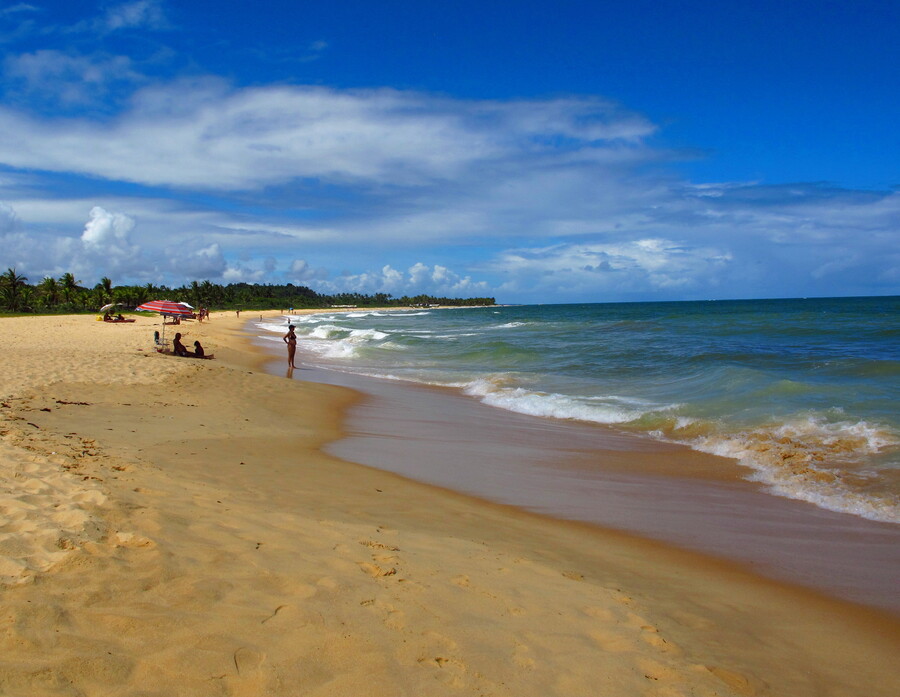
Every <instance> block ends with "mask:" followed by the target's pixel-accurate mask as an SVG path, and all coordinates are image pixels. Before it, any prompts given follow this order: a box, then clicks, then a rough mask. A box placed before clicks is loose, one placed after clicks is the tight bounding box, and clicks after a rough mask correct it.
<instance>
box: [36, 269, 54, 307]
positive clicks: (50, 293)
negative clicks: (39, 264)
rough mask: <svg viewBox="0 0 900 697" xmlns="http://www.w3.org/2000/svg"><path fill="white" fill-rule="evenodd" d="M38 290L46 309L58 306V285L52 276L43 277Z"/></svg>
mask: <svg viewBox="0 0 900 697" xmlns="http://www.w3.org/2000/svg"><path fill="white" fill-rule="evenodd" d="M38 288H39V289H40V291H41V294H42V295H43V296H44V304H45V305H47V307H55V306H56V305H59V283H58V282H57V280H56V279H55V278H53V276H44V280H43V281H41V282H40V284H39V285H38Z"/></svg>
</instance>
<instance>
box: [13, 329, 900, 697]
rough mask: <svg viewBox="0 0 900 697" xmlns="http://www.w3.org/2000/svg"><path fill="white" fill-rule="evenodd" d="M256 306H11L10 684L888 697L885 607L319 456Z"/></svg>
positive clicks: (332, 391) (342, 397) (337, 399)
mask: <svg viewBox="0 0 900 697" xmlns="http://www.w3.org/2000/svg"><path fill="white" fill-rule="evenodd" d="M243 320H244V318H241V319H240V320H239V319H237V318H236V317H235V316H234V313H227V314H225V313H219V314H213V316H212V321H211V322H209V323H203V324H202V325H200V324H197V323H190V324H186V325H182V326H181V327H178V328H177V329H178V330H179V331H181V332H183V333H184V334H185V339H186V341H185V343H186V344H188V345H190V344H191V343H193V341H194V340H195V339H199V340H200V341H201V342H202V344H203V346H204V347H205V349H206V351H207V352H208V353H214V354H215V356H216V359H215V360H212V361H199V360H192V359H183V358H176V357H173V356H167V355H162V354H158V353H156V352H155V351H154V350H153V349H152V335H153V331H154V330H157V329H159V328H160V327H159V319H153V318H149V317H148V318H139V319H138V320H137V321H136V322H135V323H133V324H122V325H110V324H105V323H101V322H96V321H94V318H93V317H91V316H61V317H24V318H5V319H0V327H2V332H0V355H2V360H3V371H2V373H0V375H2V377H0V436H2V437H0V618H2V622H3V631H2V634H0V695H8V696H20V695H22V696H24V695H29V696H31V695H160V696H162V695H246V696H251V695H252V696H256V695H260V696H261V695H315V696H325V695H329V696H331V695H334V696H336V695H358V694H367V695H385V696H387V695H391V696H393V695H410V696H418V695H472V696H474V695H510V696H513V695H515V696H519V695H525V696H528V695H534V696H535V697H537V696H546V695H657V696H660V697H663V696H666V697H670V696H676V695H684V696H687V695H697V696H713V695H719V696H725V695H785V696H790V697H802V696H805V695H809V696H813V695H835V696H848V695H849V696H856V695H858V696H859V697H863V696H865V697H869V696H877V695H885V696H887V695H894V694H896V692H897V689H898V671H897V668H896V656H897V655H898V651H900V619H898V618H897V617H896V615H893V614H891V613H889V612H883V611H879V610H877V609H874V608H871V607H864V606H861V605H855V604H851V603H848V602H844V601H841V600H837V599H833V598H830V597H827V596H825V595H822V594H819V593H816V592H813V591H809V590H805V589H803V588H800V587H796V586H791V585H788V584H782V583H778V582H776V581H773V580H767V579H763V578H761V577H758V576H755V575H753V574H751V573H750V572H748V571H745V570H743V569H742V568H741V567H739V566H738V565H736V564H732V563H729V562H725V561H721V560H716V559H713V558H712V557H707V556H703V555H701V554H693V553H690V552H686V551H683V550H677V549H674V548H670V547H667V546H665V545H663V544H660V543H656V542H651V541H647V540H643V539H641V538H639V537H635V536H630V535H627V534H624V533H620V532H613V531H608V530H604V529H603V528H600V527H597V526H591V525H586V524H578V523H572V522H566V521H561V520H555V519H553V518H549V517H542V516H539V515H536V514H531V513H527V512H524V511H521V510H518V509H516V508H513V507H509V506H502V505H497V504H491V503H487V502H484V501H481V500H478V499H475V498H472V497H468V496H465V495H462V494H458V493H454V492H452V491H449V490H447V489H442V488H440V487H437V486H429V485H425V484H420V483H416V482H414V481H411V480H409V479H406V478H404V477H401V476H398V475H396V474H392V473H389V472H384V471H380V470H377V469H372V468H367V467H363V466H360V465H356V464H353V463H350V462H345V461H343V460H341V459H339V458H337V457H335V456H332V455H329V454H328V453H327V452H326V451H325V448H326V446H327V445H328V444H329V443H332V442H334V441H335V440H337V439H339V438H340V437H341V435H342V432H343V431H342V429H343V426H344V424H345V421H344V417H345V413H346V411H347V410H348V408H349V407H350V406H351V405H353V404H355V403H357V402H358V400H359V399H360V395H358V394H357V393H356V392H354V391H352V390H349V389H346V388H343V387H340V386H334V385H325V384H320V383H313V382H308V381H304V380H298V379H293V380H287V379H285V378H284V377H282V376H279V375H271V374H269V373H268V372H266V370H265V369H264V365H265V363H266V362H267V361H268V360H269V356H267V355H265V354H264V353H262V352H261V351H259V350H258V349H255V348H254V347H253V345H252V344H251V343H250V342H249V341H248V339H247V337H246V336H245V335H244V333H243V332H242V330H241V328H242V323H243ZM175 329H176V328H174V327H167V328H166V330H167V334H168V335H171V333H173V331H174V330H175Z"/></svg>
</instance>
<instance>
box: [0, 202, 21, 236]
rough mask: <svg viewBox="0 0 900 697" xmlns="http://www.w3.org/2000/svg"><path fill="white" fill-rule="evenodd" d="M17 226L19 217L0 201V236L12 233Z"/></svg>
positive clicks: (10, 207)
mask: <svg viewBox="0 0 900 697" xmlns="http://www.w3.org/2000/svg"><path fill="white" fill-rule="evenodd" d="M18 226H19V216H17V215H16V212H15V211H14V210H13V208H12V206H9V205H7V204H5V203H3V201H0V234H4V233H8V232H12V231H13V230H14V229H16V228H17V227H18Z"/></svg>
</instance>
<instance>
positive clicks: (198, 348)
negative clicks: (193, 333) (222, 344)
mask: <svg viewBox="0 0 900 697" xmlns="http://www.w3.org/2000/svg"><path fill="white" fill-rule="evenodd" d="M194 355H195V356H196V357H197V358H203V357H204V356H205V355H206V352H205V351H204V350H203V347H202V346H201V345H200V342H199V341H195V342H194Z"/></svg>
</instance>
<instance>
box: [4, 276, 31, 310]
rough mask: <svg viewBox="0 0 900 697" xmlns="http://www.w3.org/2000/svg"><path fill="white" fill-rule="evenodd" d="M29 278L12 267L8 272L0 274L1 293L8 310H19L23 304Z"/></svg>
mask: <svg viewBox="0 0 900 697" xmlns="http://www.w3.org/2000/svg"><path fill="white" fill-rule="evenodd" d="M27 280H28V279H27V278H26V277H25V276H20V275H19V274H17V273H16V270H15V269H12V268H10V269H7V270H6V273H4V274H3V275H2V276H0V293H2V298H3V304H4V305H5V306H6V309H7V310H10V311H12V312H17V311H18V310H19V308H20V307H21V306H22V300H23V297H24V294H25V293H24V287H25V282H26V281H27Z"/></svg>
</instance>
